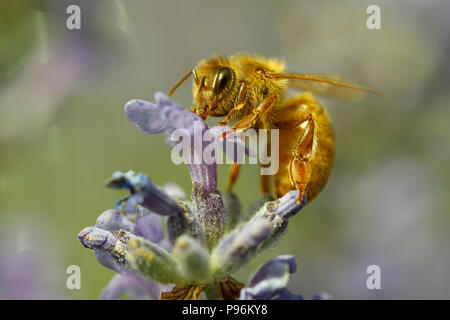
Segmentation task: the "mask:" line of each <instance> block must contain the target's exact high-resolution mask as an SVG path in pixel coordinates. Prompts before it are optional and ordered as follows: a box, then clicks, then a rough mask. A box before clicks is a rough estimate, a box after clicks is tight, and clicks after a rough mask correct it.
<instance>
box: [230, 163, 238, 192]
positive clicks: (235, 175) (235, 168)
mask: <svg viewBox="0 0 450 320" xmlns="http://www.w3.org/2000/svg"><path fill="white" fill-rule="evenodd" d="M240 169H241V165H240V164H239V163H233V166H232V167H231V170H230V177H229V180H228V188H227V192H231V190H232V189H233V186H234V184H235V183H236V180H237V178H238V176H239V170H240Z"/></svg>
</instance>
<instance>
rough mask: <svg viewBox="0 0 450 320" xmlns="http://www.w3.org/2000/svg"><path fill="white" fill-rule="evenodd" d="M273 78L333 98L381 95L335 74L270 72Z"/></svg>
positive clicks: (292, 86) (347, 98)
mask: <svg viewBox="0 0 450 320" xmlns="http://www.w3.org/2000/svg"><path fill="white" fill-rule="evenodd" d="M271 77H272V78H274V79H288V80H289V82H288V86H289V87H291V88H295V89H299V90H303V91H310V92H313V93H316V94H318V95H321V96H326V97H330V98H335V99H343V100H357V99H360V98H361V97H362V94H363V92H371V93H374V94H377V95H380V96H382V94H381V93H380V92H379V91H376V90H372V89H369V88H365V87H361V86H358V85H355V84H352V83H351V82H350V81H348V80H346V79H344V78H342V77H341V76H338V75H336V74H296V73H272V74H271Z"/></svg>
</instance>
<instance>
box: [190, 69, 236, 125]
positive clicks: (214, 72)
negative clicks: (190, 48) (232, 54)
mask: <svg viewBox="0 0 450 320" xmlns="http://www.w3.org/2000/svg"><path fill="white" fill-rule="evenodd" d="M193 76H194V85H193V97H194V104H193V107H192V111H193V112H195V113H196V114H198V115H199V116H201V117H202V118H203V119H205V118H206V117H207V116H216V117H218V116H223V115H225V114H227V113H228V111H229V109H230V108H229V107H228V106H229V105H232V103H231V104H230V101H231V100H232V99H233V97H234V94H233V92H234V90H233V89H234V87H235V82H236V75H235V73H234V70H233V69H232V68H230V67H227V66H221V65H217V64H211V63H204V64H203V65H202V64H200V65H199V66H198V67H197V68H196V69H194V71H193Z"/></svg>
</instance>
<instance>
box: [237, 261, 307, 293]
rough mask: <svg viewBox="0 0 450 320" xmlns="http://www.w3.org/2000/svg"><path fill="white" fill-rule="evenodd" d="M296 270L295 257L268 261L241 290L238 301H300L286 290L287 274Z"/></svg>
mask: <svg viewBox="0 0 450 320" xmlns="http://www.w3.org/2000/svg"><path fill="white" fill-rule="evenodd" d="M296 269H297V264H296V263H295V257H294V256H291V255H283V256H278V257H276V258H275V259H272V260H270V261H268V262H267V263H266V264H264V265H263V266H262V267H261V268H260V269H259V270H258V271H257V272H256V273H255V274H254V275H253V277H252V279H251V281H250V284H249V285H248V287H245V288H243V289H242V290H241V296H240V299H241V300H270V299H289V300H291V299H294V300H300V299H302V297H301V296H299V295H294V294H292V293H290V292H289V291H288V290H287V289H286V286H287V284H288V282H289V274H291V273H294V272H295V270H296Z"/></svg>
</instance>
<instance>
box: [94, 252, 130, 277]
mask: <svg viewBox="0 0 450 320" xmlns="http://www.w3.org/2000/svg"><path fill="white" fill-rule="evenodd" d="M94 255H95V257H96V258H97V261H98V262H100V264H101V265H103V266H105V267H107V268H108V269H111V270H114V271H116V272H118V273H123V272H124V271H125V270H127V268H126V266H125V265H124V264H120V263H119V262H118V261H117V260H115V259H114V257H113V256H112V255H111V254H110V253H109V252H105V251H100V250H94Z"/></svg>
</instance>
